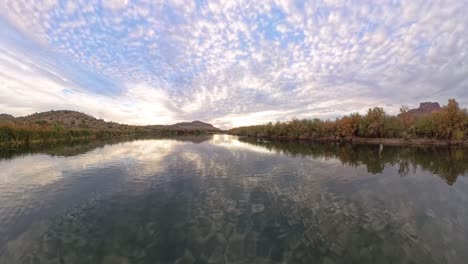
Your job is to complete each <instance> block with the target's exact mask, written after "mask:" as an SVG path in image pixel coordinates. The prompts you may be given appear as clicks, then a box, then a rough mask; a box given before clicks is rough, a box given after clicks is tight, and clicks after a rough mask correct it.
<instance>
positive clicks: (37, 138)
mask: <svg viewBox="0 0 468 264" xmlns="http://www.w3.org/2000/svg"><path fill="white" fill-rule="evenodd" d="M215 132H221V130H220V129H218V128H215V127H213V126H212V125H210V124H207V123H203V122H200V121H194V122H191V123H177V124H174V125H148V126H135V125H125V124H118V123H115V122H106V121H104V120H102V119H97V118H94V117H92V116H89V115H86V114H83V113H80V112H75V111H68V110H60V111H49V112H43V113H35V114H32V115H30V116H25V117H18V118H15V117H13V116H10V115H6V114H1V115H0V148H17V147H19V146H22V147H24V146H29V145H41V144H44V145H53V144H60V143H67V142H75V141H86V140H88V141H90V140H107V139H113V138H115V139H124V138H128V139H132V138H136V137H142V136H144V137H148V136H151V137H160V136H180V135H206V134H210V133H215Z"/></svg>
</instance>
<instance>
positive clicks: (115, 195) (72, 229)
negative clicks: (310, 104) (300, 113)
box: [0, 135, 468, 264]
mask: <svg viewBox="0 0 468 264" xmlns="http://www.w3.org/2000/svg"><path fill="white" fill-rule="evenodd" d="M0 155H1V158H0V263H2V264H3V263H7V264H10V263H117V264H119V263H467V261H468V250H467V249H468V177H467V176H468V150H467V149H457V148H452V149H450V148H414V147H390V146H385V147H383V149H381V150H380V149H379V146H378V145H377V146H376V145H357V146H353V145H336V144H311V143H302V144H301V143H287V142H279V143H273V142H268V143H257V142H255V141H249V140H246V139H238V138H236V137H231V136H227V135H215V136H212V137H198V138H178V139H177V138H173V139H153V140H138V141H132V142H124V143H116V144H108V145H105V144H100V145H94V144H85V145H74V146H62V147H57V148H53V149H47V150H22V151H21V152H18V151H10V152H2V153H0Z"/></svg>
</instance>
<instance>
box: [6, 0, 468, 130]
mask: <svg viewBox="0 0 468 264" xmlns="http://www.w3.org/2000/svg"><path fill="white" fill-rule="evenodd" d="M4 1H5V2H4V3H5V4H4V6H5V7H6V9H5V10H2V11H0V12H1V13H0V14H2V16H4V17H5V18H6V19H7V20H8V21H10V23H12V24H14V25H15V26H16V27H17V28H18V29H19V30H20V31H22V32H23V33H25V34H27V35H28V36H30V37H31V38H32V39H35V37H36V36H40V39H41V41H42V42H44V41H45V42H46V44H47V45H46V46H47V48H48V49H52V50H54V51H57V52H59V53H60V54H61V55H63V56H64V57H65V58H68V59H70V60H72V61H73V62H74V63H76V64H78V65H80V66H82V67H83V68H85V69H87V70H89V71H91V72H94V73H95V74H96V75H99V76H102V78H105V79H110V80H112V81H115V82H117V83H119V84H122V87H124V88H122V89H121V90H119V92H118V93H114V94H113V95H112V96H107V97H106V96H103V95H99V96H97V95H95V94H91V93H89V92H86V88H89V87H82V84H75V85H76V86H77V87H75V90H76V91H79V93H78V92H76V93H77V94H79V95H80V96H82V97H81V99H82V100H89V102H91V103H89V106H86V107H82V108H86V109H88V111H87V112H89V113H90V114H95V113H96V112H100V113H102V112H103V113H106V114H105V116H106V118H113V119H114V120H115V121H120V122H130V123H144V122H159V123H166V122H170V121H171V120H172V121H175V120H182V119H183V120H193V119H202V120H205V121H210V122H213V123H215V124H217V125H220V126H224V127H229V126H233V125H246V124H252V123H257V122H264V121H267V120H268V119H269V118H271V119H273V120H276V119H279V118H286V119H287V118H292V117H294V116H298V117H313V116H320V117H325V118H326V117H334V116H337V115H342V114H345V113H348V112H350V111H363V109H364V110H365V108H366V107H370V106H373V105H375V104H377V105H380V106H385V105H399V104H409V105H416V104H417V103H418V102H419V101H426V100H438V101H440V102H441V103H444V102H445V100H446V99H448V98H450V97H456V98H458V99H459V101H460V102H461V103H462V105H463V104H464V105H466V104H467V103H468V98H467V97H468V94H467V92H466V91H465V90H466V89H465V88H466V84H467V82H468V76H466V73H467V72H468V66H467V64H466V61H468V60H467V59H468V50H466V47H467V46H468V32H467V31H468V18H467V16H466V15H465V14H464V10H465V9H466V8H464V7H465V5H466V3H464V1H456V0H445V1H422V0H417V1H411V2H407V1H384V2H381V3H380V2H379V3H378V4H376V3H375V2H372V1H367V0H358V1H353V2H352V3H351V2H349V1H335V0H333V1H329V0H327V1H313V2H305V3H299V2H297V1H267V2H265V1H262V2H259V3H256V2H252V1H209V2H208V3H206V4H204V3H200V2H196V1H185V0H177V1H162V2H159V1H158V2H152V1H150V2H141V3H140V2H129V1H103V2H102V5H103V6H105V7H109V8H110V9H111V10H113V11H118V16H117V15H115V14H116V13H113V14H114V15H110V14H111V13H109V12H99V11H98V10H97V9H96V8H95V6H96V5H97V4H99V3H94V2H92V1H75V2H74V4H73V5H70V4H67V5H63V6H62V5H54V4H53V3H51V4H49V5H41V6H39V5H38V4H37V3H29V2H26V1H6V0H4ZM168 10H169V11H170V12H167V11H168ZM70 13H72V14H73V15H69V14H70ZM26 18H28V19H26ZM23 61H24V58H23V59H21V60H19V61H18V63H23ZM4 63H6V62H4ZM34 63H35V65H36V66H34V65H33V66H30V65H29V64H25V63H23V64H24V65H26V67H32V69H33V71H35V73H34V74H31V75H30V76H28V77H27V78H25V79H24V80H22V78H20V77H21V71H26V68H24V65H23V68H21V66H20V65H19V64H18V65H17V66H16V70H17V71H18V72H17V74H16V75H15V74H13V73H11V72H9V71H10V70H11V69H10V68H8V66H5V65H6V64H5V65H2V66H4V67H6V73H5V74H3V75H2V76H3V77H2V78H6V77H5V75H6V74H9V76H10V77H9V79H8V81H5V83H6V84H8V86H9V87H18V88H16V90H18V91H20V90H21V89H26V88H20V87H26V86H28V85H32V86H33V87H34V86H40V87H47V86H48V85H50V87H52V88H50V89H51V90H47V89H46V88H44V89H41V88H37V87H35V90H36V91H31V93H33V94H37V93H41V94H47V93H49V94H54V92H49V91H54V89H59V88H62V87H63V84H62V81H63V80H62V81H59V84H60V85H59V86H57V85H56V84H53V83H52V84H49V83H48V80H49V79H50V78H52V77H51V76H53V74H52V71H53V72H60V71H59V70H57V69H55V68H53V67H52V68H51V67H49V68H48V69H49V70H46V71H47V74H45V75H44V73H43V70H39V69H38V68H37V67H39V66H37V65H41V63H37V62H34ZM56 75H58V76H62V77H63V78H64V79H65V80H71V79H73V78H71V76H69V75H73V73H70V72H69V71H68V72H67V73H65V74H64V73H60V74H56ZM41 76H42V77H41ZM41 78H42V79H41ZM55 78H56V77H53V78H52V79H54V80H55V81H56V79H55ZM81 78H83V77H81ZM64 82H65V83H66V81H64ZM36 84H37V85H36ZM54 87H55V88H54ZM0 89H5V87H3V88H2V87H0ZM30 89H32V88H30ZM18 93H19V92H15V93H12V92H9V93H7V94H8V95H6V94H5V95H3V97H0V98H2V99H1V100H0V104H2V105H8V107H9V108H6V111H10V112H14V111H18V112H26V111H28V110H41V109H43V108H44V107H46V106H47V108H52V107H54V104H53V102H55V101H53V100H52V99H50V98H56V97H57V95H51V97H50V98H49V97H45V98H49V99H44V100H43V102H34V103H33V102H31V101H34V100H37V99H31V98H29V99H27V98H24V100H26V101H29V102H31V104H30V105H31V107H28V106H26V105H24V104H22V103H21V102H19V100H16V99H15V98H13V97H10V96H18ZM98 94H99V93H98ZM54 96H55V97H54ZM74 96H77V95H74ZM67 98H68V97H67ZM85 98H88V99H85ZM13 102H14V103H13ZM92 102H97V103H92ZM102 102H106V103H104V104H103V103H102ZM117 102H125V103H124V104H123V105H128V106H130V105H131V106H132V107H133V108H134V109H137V110H132V109H130V108H129V107H127V106H122V105H119V104H118V103H117ZM58 105H59V106H64V107H75V106H74V105H73V104H58ZM102 105H106V110H101V108H102V107H101V106H102ZM55 107H57V106H55ZM14 109H17V110H14ZM18 109H21V110H18ZM98 109H99V110H98ZM107 109H114V110H112V111H111V110H107ZM389 110H391V109H389ZM259 113H261V114H259ZM265 113H271V114H265ZM278 113H279V114H278ZM154 115H156V116H157V118H156V117H154ZM242 117H243V118H242Z"/></svg>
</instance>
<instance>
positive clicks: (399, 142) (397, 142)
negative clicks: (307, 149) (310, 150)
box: [244, 136, 468, 146]
mask: <svg viewBox="0 0 468 264" xmlns="http://www.w3.org/2000/svg"><path fill="white" fill-rule="evenodd" d="M244 137H249V138H256V139H257V140H258V141H260V142H261V141H265V140H281V141H315V142H337V143H340V142H346V143H352V144H382V145H393V146H468V141H467V140H440V139H429V138H411V139H406V138H366V137H318V138H290V137H284V136H272V137H266V136H244Z"/></svg>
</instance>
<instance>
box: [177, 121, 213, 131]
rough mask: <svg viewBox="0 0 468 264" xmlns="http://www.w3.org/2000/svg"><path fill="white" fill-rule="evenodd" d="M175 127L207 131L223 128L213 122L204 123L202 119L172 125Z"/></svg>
mask: <svg viewBox="0 0 468 264" xmlns="http://www.w3.org/2000/svg"><path fill="white" fill-rule="evenodd" d="M172 126H173V127H177V128H181V129H188V130H207V131H213V132H216V131H221V129H219V128H217V127H214V126H213V125H212V124H208V123H204V122H201V121H198V120H197V121H193V122H182V123H177V124H174V125H172Z"/></svg>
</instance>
